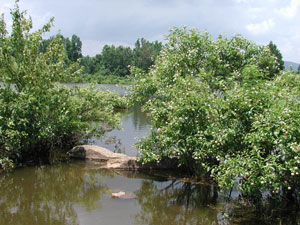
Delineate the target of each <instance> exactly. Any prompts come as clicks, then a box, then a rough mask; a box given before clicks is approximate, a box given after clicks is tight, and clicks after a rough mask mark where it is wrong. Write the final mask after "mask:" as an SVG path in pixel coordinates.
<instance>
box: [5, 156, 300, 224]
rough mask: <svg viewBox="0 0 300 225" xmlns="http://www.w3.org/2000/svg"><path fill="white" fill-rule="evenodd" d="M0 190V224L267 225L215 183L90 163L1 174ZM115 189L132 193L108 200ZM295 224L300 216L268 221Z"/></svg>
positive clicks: (60, 165) (64, 164) (25, 169)
mask: <svg viewBox="0 0 300 225" xmlns="http://www.w3.org/2000/svg"><path fill="white" fill-rule="evenodd" d="M0 190H1V195H0V225H18V224H20V225H24V224H26V225H27V224H30V225H35V224H37V225H60V224H61V225H63V224H72V225H73V224H80V225H85V224H86V225H92V224H114V225H118V224H122V225H124V224H128V225H132V224H145V225H146V224H151V225H152V224H153V225H159V224H172V225H173V224H178V225H179V224H180V225H181V224H270V223H268V222H264V221H265V220H264V218H262V217H257V215H255V214H253V211H251V210H249V209H248V210H245V209H243V208H241V207H238V206H237V205H234V204H233V203H229V202H226V201H224V200H223V199H224V198H222V197H220V194H219V193H218V190H217V187H216V186H214V185H208V184H202V185H198V184H193V183H188V182H180V181H178V180H169V179H168V178H165V177H159V176H153V175H151V174H145V173H137V172H124V171H123V172H122V171H118V172H114V171H110V170H103V169H98V168H97V165H95V164H91V163H90V162H73V163H62V164H59V165H56V166H46V167H43V168H22V169H18V170H15V171H14V172H12V173H8V174H0ZM119 191H124V192H126V193H129V194H131V195H130V196H136V197H135V198H130V199H113V198H112V197H111V193H113V192H119ZM297 223H298V224H299V216H293V218H292V220H288V219H287V220H282V221H280V220H277V221H276V220H275V221H274V220H273V221H272V223H271V224H297Z"/></svg>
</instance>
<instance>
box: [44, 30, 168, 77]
mask: <svg viewBox="0 0 300 225" xmlns="http://www.w3.org/2000/svg"><path fill="white" fill-rule="evenodd" d="M60 36H61V40H62V41H63V42H64V45H65V51H66V55H67V62H66V63H67V64H71V63H74V62H76V61H77V60H78V59H81V60H80V64H81V65H82V66H83V67H84V71H83V75H82V77H78V78H76V81H91V80H93V81H97V82H99V83H101V82H102V81H103V79H104V80H105V78H107V77H110V78H112V77H113V78H114V79H116V78H117V79H119V78H120V79H122V78H124V77H126V76H128V75H130V66H131V65H132V66H136V67H138V68H140V69H142V70H144V71H146V72H147V71H148V70H149V68H150V67H151V66H152V65H153V64H154V61H155V58H156V57H157V56H158V54H159V52H160V50H161V49H162V43H161V42H158V41H155V42H150V41H148V40H146V39H144V38H140V39H138V40H137V41H136V42H135V45H134V48H133V49H132V48H130V47H125V46H115V45H105V46H104V47H103V49H102V52H101V53H100V52H99V54H97V55H96V56H94V57H90V56H83V55H82V49H81V48H82V42H81V40H80V38H79V37H78V36H77V35H75V34H74V35H72V37H71V38H68V37H64V36H62V35H60ZM52 39H53V37H51V38H49V39H44V40H43V41H42V45H41V49H40V50H41V52H45V51H46V48H47V46H49V44H50V43H51V40H52Z"/></svg>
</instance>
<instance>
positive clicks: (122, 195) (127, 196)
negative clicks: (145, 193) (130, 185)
mask: <svg viewBox="0 0 300 225" xmlns="http://www.w3.org/2000/svg"><path fill="white" fill-rule="evenodd" d="M111 197H112V198H121V199H134V198H136V196H135V194H133V193H131V192H128V193H125V192H124V191H120V192H116V193H111Z"/></svg>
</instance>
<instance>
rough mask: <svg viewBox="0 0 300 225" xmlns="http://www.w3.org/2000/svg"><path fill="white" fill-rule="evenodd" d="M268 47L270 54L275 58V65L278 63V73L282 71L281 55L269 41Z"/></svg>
mask: <svg viewBox="0 0 300 225" xmlns="http://www.w3.org/2000/svg"><path fill="white" fill-rule="evenodd" d="M268 46H269V48H270V51H271V53H272V54H273V55H275V56H276V59H277V63H278V69H277V70H276V73H279V72H280V71H281V70H283V69H284V61H283V59H282V54H281V52H280V51H279V50H278V48H277V46H276V45H275V44H274V43H273V42H272V41H270V43H269V44H268Z"/></svg>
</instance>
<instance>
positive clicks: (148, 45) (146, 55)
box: [132, 38, 162, 71]
mask: <svg viewBox="0 0 300 225" xmlns="http://www.w3.org/2000/svg"><path fill="white" fill-rule="evenodd" d="M161 48H162V43H161V42H158V41H155V42H150V41H147V40H145V39H144V38H141V39H138V40H137V41H136V42H135V47H134V49H133V62H132V65H133V66H136V67H138V68H140V69H142V70H144V71H148V70H149V69H150V67H151V66H152V65H153V64H154V61H155V59H156V57H157V56H158V55H159V53H160V51H161Z"/></svg>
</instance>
